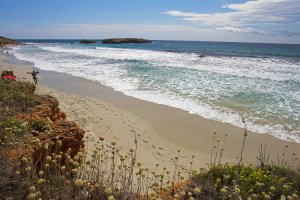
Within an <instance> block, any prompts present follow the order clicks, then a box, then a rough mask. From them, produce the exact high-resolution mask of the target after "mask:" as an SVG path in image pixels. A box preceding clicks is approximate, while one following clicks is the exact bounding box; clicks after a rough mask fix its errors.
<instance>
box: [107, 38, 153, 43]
mask: <svg viewBox="0 0 300 200" xmlns="http://www.w3.org/2000/svg"><path fill="white" fill-rule="evenodd" d="M126 43H152V41H151V40H146V39H142V38H111V39H104V40H102V44H126Z"/></svg>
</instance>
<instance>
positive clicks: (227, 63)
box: [39, 46, 300, 81]
mask: <svg viewBox="0 0 300 200" xmlns="http://www.w3.org/2000/svg"><path fill="white" fill-rule="evenodd" d="M39 47H40V48H41V49H44V50H47V51H50V52H57V53H71V54H77V55H85V56H89V57H93V58H99V59H106V60H117V61H134V60H138V61H144V62H148V63H149V64H152V65H153V66H161V67H178V68H189V69H195V70H200V71H209V72H212V73H219V74H225V75H235V76H239V77H249V78H260V79H269V80H274V81H285V80H291V79H292V80H300V73H299V70H300V63H296V64H295V63H292V62H289V61H286V60H281V59H276V58H250V57H213V56H207V57H201V58H200V57H199V55H197V54H194V53H175V52H165V51H151V50H137V49H121V48H106V47H96V49H78V48H76V49H71V48H63V47H57V46H39Z"/></svg>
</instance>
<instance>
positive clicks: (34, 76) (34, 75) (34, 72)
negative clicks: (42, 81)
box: [27, 70, 39, 84]
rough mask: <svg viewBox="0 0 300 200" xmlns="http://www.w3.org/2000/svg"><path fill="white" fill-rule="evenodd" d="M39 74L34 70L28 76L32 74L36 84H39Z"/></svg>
mask: <svg viewBox="0 0 300 200" xmlns="http://www.w3.org/2000/svg"><path fill="white" fill-rule="evenodd" d="M38 73H39V72H38V71H35V70H33V71H32V72H27V74H31V76H32V79H33V81H34V84H37V82H38V78H37V74H38Z"/></svg>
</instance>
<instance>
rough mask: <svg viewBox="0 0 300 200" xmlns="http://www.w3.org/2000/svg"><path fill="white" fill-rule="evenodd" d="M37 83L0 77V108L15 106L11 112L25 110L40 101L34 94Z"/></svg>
mask: <svg viewBox="0 0 300 200" xmlns="http://www.w3.org/2000/svg"><path fill="white" fill-rule="evenodd" d="M34 91H35V85H34V84H32V83H29V82H16V81H11V80H6V79H0V108H1V109H4V108H13V109H10V112H11V113H12V112H17V111H25V110H26V109H27V108H29V107H33V106H35V105H38V104H39V103H40V98H39V97H38V96H37V95H35V94H34Z"/></svg>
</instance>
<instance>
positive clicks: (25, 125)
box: [20, 122, 28, 128]
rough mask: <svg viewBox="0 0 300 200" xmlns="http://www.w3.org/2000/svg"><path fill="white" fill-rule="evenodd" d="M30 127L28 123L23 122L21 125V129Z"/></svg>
mask: <svg viewBox="0 0 300 200" xmlns="http://www.w3.org/2000/svg"><path fill="white" fill-rule="evenodd" d="M27 126H28V122H23V123H22V124H20V127H21V128H26V127H27Z"/></svg>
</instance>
